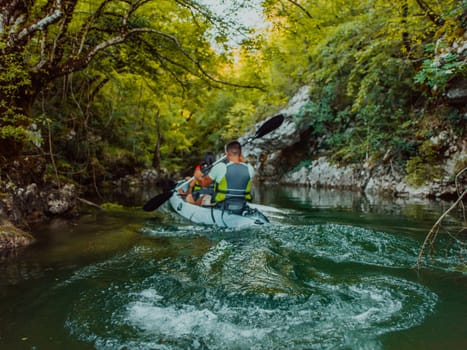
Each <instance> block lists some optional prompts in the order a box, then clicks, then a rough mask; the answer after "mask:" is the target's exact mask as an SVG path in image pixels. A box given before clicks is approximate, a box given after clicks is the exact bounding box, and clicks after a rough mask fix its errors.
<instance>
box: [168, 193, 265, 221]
mask: <svg viewBox="0 0 467 350" xmlns="http://www.w3.org/2000/svg"><path fill="white" fill-rule="evenodd" d="M169 203H170V206H171V207H172V209H173V210H174V211H175V212H176V213H177V214H179V215H180V216H182V217H184V218H185V219H187V220H189V221H191V222H193V223H195V224H201V225H216V226H219V227H231V228H238V227H250V226H262V225H266V224H269V220H268V218H267V217H266V216H265V215H264V214H263V213H261V212H260V211H259V210H257V209H255V208H253V207H252V206H248V205H247V208H246V209H245V210H244V211H243V213H242V214H241V215H240V214H234V213H232V212H230V211H228V210H222V209H220V208H215V207H205V206H199V205H194V204H191V203H187V202H185V200H184V199H183V198H182V197H181V196H180V195H179V194H178V193H177V192H175V193H174V194H173V195H172V197H170V199H169Z"/></svg>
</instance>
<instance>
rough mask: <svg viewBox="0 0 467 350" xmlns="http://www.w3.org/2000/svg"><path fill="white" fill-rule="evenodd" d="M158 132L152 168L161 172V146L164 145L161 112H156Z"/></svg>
mask: <svg viewBox="0 0 467 350" xmlns="http://www.w3.org/2000/svg"><path fill="white" fill-rule="evenodd" d="M156 130H157V142H156V147H155V149H154V156H153V158H152V166H153V167H154V169H156V170H157V171H159V170H161V144H162V134H161V123H160V110H158V111H157V112H156Z"/></svg>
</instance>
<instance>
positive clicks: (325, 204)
mask: <svg viewBox="0 0 467 350" xmlns="http://www.w3.org/2000/svg"><path fill="white" fill-rule="evenodd" d="M153 194H154V193H153ZM153 194H151V193H148V194H146V197H145V198H143V199H142V200H141V203H144V201H145V200H147V199H149V198H150V196H151V195H153ZM256 198H257V202H259V203H260V204H263V205H268V206H271V207H273V208H275V209H274V210H269V211H268V212H266V214H267V215H268V217H269V218H270V219H271V221H272V225H271V226H270V227H262V228H256V229H248V230H241V231H240V230H238V231H236V230H225V229H224V230H222V229H215V228H210V227H209V228H208V227H200V226H194V225H191V224H189V223H187V222H185V221H183V220H182V219H180V218H178V217H177V216H175V214H173V213H172V212H171V211H170V210H169V209H168V208H166V207H163V208H161V209H159V210H158V211H156V212H152V213H145V212H143V211H141V210H138V209H135V208H131V209H122V210H113V211H109V212H106V213H89V214H87V215H85V216H83V217H82V218H81V219H80V220H79V221H76V222H66V221H55V222H53V223H52V224H51V225H48V226H47V227H44V228H42V229H40V230H38V232H37V233H36V235H37V237H38V244H36V245H35V246H33V247H31V248H28V249H26V250H25V251H22V252H18V253H17V255H16V256H10V257H8V258H4V259H3V260H2V262H1V268H0V276H1V282H0V349H67V350H71V349H93V348H96V349H466V348H467V332H466V321H467V317H466V316H467V293H466V287H467V274H466V273H465V271H466V269H465V261H463V260H462V259H463V258H462V256H463V255H465V251H462V250H461V248H460V247H459V246H458V245H457V244H452V241H451V240H450V239H449V236H448V235H447V234H443V233H441V234H440V236H439V237H438V242H439V245H438V246H437V247H438V254H437V255H436V257H435V259H433V260H430V261H428V262H427V264H426V265H425V267H424V268H423V269H421V270H415V269H413V268H412V266H413V265H414V263H415V262H416V259H417V255H418V251H419V248H420V245H421V243H422V241H423V239H424V237H425V235H426V233H427V232H428V231H429V229H430V228H431V226H432V225H433V223H434V222H435V221H436V219H437V217H438V216H439V215H440V214H441V213H442V212H443V210H445V209H447V208H448V206H449V203H443V202H404V201H393V200H383V199H380V198H362V197H361V196H359V195H357V194H355V193H345V192H329V191H319V192H318V191H313V190H307V189H303V188H298V189H288V190H281V189H277V188H274V189H272V190H269V191H266V190H262V191H261V192H258V193H257V195H256ZM455 220H456V218H454V217H451V218H449V220H448V222H447V226H446V227H447V229H448V230H451V229H452V230H455V228H456V221H455ZM450 225H451V226H452V227H450ZM462 271H464V272H462Z"/></svg>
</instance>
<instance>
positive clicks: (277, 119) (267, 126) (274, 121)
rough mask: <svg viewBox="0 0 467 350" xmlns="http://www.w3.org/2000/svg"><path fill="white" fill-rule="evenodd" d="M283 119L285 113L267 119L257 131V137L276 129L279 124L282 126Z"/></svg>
mask: <svg viewBox="0 0 467 350" xmlns="http://www.w3.org/2000/svg"><path fill="white" fill-rule="evenodd" d="M283 121H284V115H283V114H278V115H276V116H274V117H272V118H270V119H268V120H266V121H265V122H264V123H263V125H261V126H260V128H259V129H258V131H257V132H256V135H255V139H257V138H260V137H263V136H264V135H266V134H269V133H270V132H271V131H274V130H276V129H277V128H278V127H279V126H281V124H282V122H283Z"/></svg>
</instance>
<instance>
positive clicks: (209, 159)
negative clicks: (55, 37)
mask: <svg viewBox="0 0 467 350" xmlns="http://www.w3.org/2000/svg"><path fill="white" fill-rule="evenodd" d="M215 161H216V156H215V155H214V153H212V152H206V153H205V154H204V161H203V163H205V164H206V165H208V166H209V165H211V164H212V163H214V162H215Z"/></svg>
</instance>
